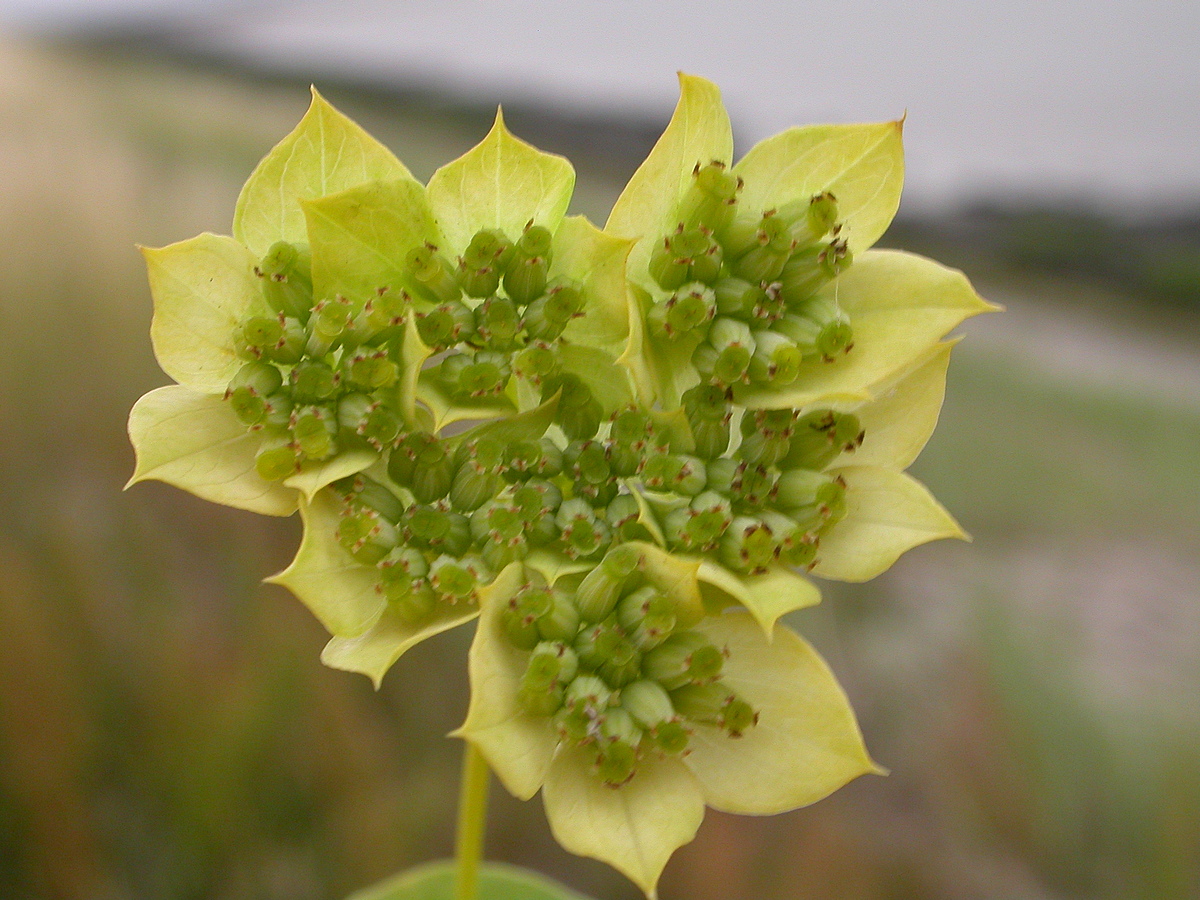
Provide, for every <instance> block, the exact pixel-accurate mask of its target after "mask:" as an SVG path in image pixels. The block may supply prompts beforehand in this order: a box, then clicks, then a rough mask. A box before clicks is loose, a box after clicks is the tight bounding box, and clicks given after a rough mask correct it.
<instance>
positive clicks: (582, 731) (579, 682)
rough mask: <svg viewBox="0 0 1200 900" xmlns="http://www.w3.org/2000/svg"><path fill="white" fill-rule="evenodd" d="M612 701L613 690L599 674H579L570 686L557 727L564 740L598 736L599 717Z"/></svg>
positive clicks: (589, 738)
mask: <svg viewBox="0 0 1200 900" xmlns="http://www.w3.org/2000/svg"><path fill="white" fill-rule="evenodd" d="M611 700H612V689H611V688H609V686H608V685H607V684H605V683H604V680H603V679H601V678H600V677H598V676H596V675H576V676H575V680H574V681H572V682H571V683H570V684H569V685H567V689H566V691H565V693H564V696H563V708H562V709H561V710H560V711H559V713H558V714H557V715H556V716H555V719H554V721H555V724H556V725H558V728H559V731H560V732H561V733H562V735H563V737H565V738H568V739H570V740H572V741H576V742H583V741H587V740H594V739H595V738H596V737H598V736H599V733H600V725H599V720H600V717H601V716H602V715H603V714H604V712H605V710H606V709H608V705H609V703H610V702H611Z"/></svg>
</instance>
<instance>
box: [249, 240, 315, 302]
mask: <svg viewBox="0 0 1200 900" xmlns="http://www.w3.org/2000/svg"><path fill="white" fill-rule="evenodd" d="M254 274H255V275H257V276H258V277H259V278H261V279H262V289H263V298H264V299H265V300H266V301H267V305H268V306H270V307H271V309H273V310H274V311H275V312H277V313H279V314H280V315H283V316H290V317H292V318H294V319H300V320H301V321H304V320H306V319H307V318H308V311H309V310H310V309H311V308H312V302H313V300H312V255H311V254H310V253H309V251H308V247H307V246H305V245H303V244H300V245H297V244H289V243H287V242H286V241H276V242H275V243H274V244H272V245H271V247H270V249H268V250H267V255H266V256H264V257H263V258H262V262H260V263H259V264H258V265H257V266H255V267H254Z"/></svg>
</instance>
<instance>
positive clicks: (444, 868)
mask: <svg viewBox="0 0 1200 900" xmlns="http://www.w3.org/2000/svg"><path fill="white" fill-rule="evenodd" d="M454 881H455V865H454V861H453V860H439V861H438V862H432V863H423V864H422V865H419V866H417V867H416V868H413V869H407V870H405V871H404V872H401V873H400V874H398V875H393V876H392V877H391V878H386V879H384V880H383V881H381V882H379V883H378V884H373V885H371V886H370V887H367V888H363V889H362V890H361V891H355V892H354V893H353V894H351V895H350V896H349V897H347V898H346V900H450V898H451V897H453V896H454ZM479 900H589V898H587V897H584V896H583V895H582V894H577V893H575V892H574V891H572V890H568V889H567V888H565V887H563V886H562V885H561V884H559V883H557V882H555V881H551V880H550V879H549V878H546V877H545V876H544V875H539V874H538V873H537V872H531V871H530V870H529V869H522V868H518V867H517V866H508V865H505V864H504V863H483V864H482V865H481V866H480V867H479Z"/></svg>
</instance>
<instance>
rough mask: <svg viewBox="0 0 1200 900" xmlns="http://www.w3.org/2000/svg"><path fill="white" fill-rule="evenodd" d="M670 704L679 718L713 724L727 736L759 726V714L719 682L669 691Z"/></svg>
mask: <svg viewBox="0 0 1200 900" xmlns="http://www.w3.org/2000/svg"><path fill="white" fill-rule="evenodd" d="M671 702H672V703H673V704H674V705H675V709H677V710H678V711H679V713H680V714H681V715H684V716H686V717H687V718H689V719H691V720H692V721H693V722H700V723H703V724H705V725H715V726H717V727H718V728H720V729H722V730H724V731H727V732H728V733H729V736H730V737H741V736H742V734H743V733H744V732H746V731H748V730H749V729H750V728H752V727H754V726H755V725H756V724H758V713H757V712H755V711H754V708H753V707H751V706H750V704H748V703H747V702H746V701H745V700H742V699H741V698H740V697H738V696H737V694H735V693H734V692H733V691H731V690H729V688H727V687H726V686H725V685H723V684H721V683H720V682H714V683H712V684H691V685H686V686H684V687H681V688H679V689H678V690H673V691H671Z"/></svg>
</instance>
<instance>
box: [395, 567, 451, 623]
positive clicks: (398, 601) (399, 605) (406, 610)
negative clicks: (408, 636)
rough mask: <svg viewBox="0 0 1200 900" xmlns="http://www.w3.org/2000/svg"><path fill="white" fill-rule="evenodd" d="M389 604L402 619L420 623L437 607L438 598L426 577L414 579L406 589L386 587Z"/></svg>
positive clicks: (406, 621) (405, 621)
mask: <svg viewBox="0 0 1200 900" xmlns="http://www.w3.org/2000/svg"><path fill="white" fill-rule="evenodd" d="M384 593H385V594H386V595H387V600H388V605H389V606H391V608H392V609H394V610H395V611H396V613H397V615H399V616H400V620H401V621H402V622H404V623H405V624H408V625H418V624H420V623H422V622H424V621H426V620H427V619H428V618H429V617H430V616H432V615H433V613H434V610H436V609H437V604H438V598H437V594H435V593H434V592H433V588H432V587H430V586H429V582H428V581H426V580H425V579H423V578H421V579H417V580H415V581H413V582H412V583H411V584H410V585H409V586H408V587H407V589H406V590H403V591H401V590H398V589H392V588H390V587H389V588H385V589H384Z"/></svg>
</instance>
